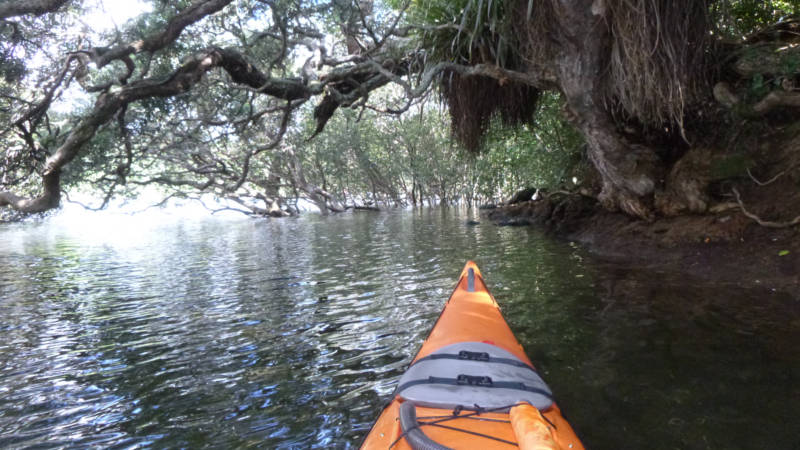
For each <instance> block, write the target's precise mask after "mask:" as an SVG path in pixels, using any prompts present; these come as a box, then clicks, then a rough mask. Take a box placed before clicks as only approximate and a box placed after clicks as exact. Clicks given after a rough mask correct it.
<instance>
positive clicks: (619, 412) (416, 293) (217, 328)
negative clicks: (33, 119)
mask: <svg viewBox="0 0 800 450" xmlns="http://www.w3.org/2000/svg"><path fill="white" fill-rule="evenodd" d="M468 218H469V217H468V216H467V215H466V213H464V212H458V211H445V210H436V209H434V210H423V211H416V212H392V213H380V214H374V213H354V214H345V215H341V216H333V217H319V216H314V215H307V216H305V217H303V218H300V219H285V220H272V221H269V220H250V219H237V220H221V219H205V220H194V221H189V222H176V221H172V222H147V221H145V220H141V219H135V218H134V219H124V220H115V221H105V222H102V221H100V223H95V224H89V225H80V226H75V225H72V226H68V225H65V224H63V223H58V222H57V221H56V222H48V223H44V224H39V225H32V224H27V225H6V226H3V227H2V228H0V447H3V448H6V447H11V448H28V447H36V448H53V447H65V446H69V447H86V446H96V447H117V448H130V447H137V446H145V447H147V446H153V447H172V448H175V447H192V448H194V447H203V446H212V447H239V448H244V447H260V448H309V447H320V448H322V447H325V448H351V447H357V446H358V444H359V443H360V440H361V439H362V438H363V436H364V435H365V434H366V432H367V431H368V429H369V427H370V425H371V423H372V421H373V420H374V419H375V417H376V416H377V414H378V412H379V411H380V409H381V407H382V406H383V404H384V403H385V402H386V401H387V399H388V398H389V396H390V394H391V392H392V389H393V387H394V384H395V382H396V381H397V379H398V378H399V376H400V375H401V373H402V371H403V369H404V368H405V366H406V365H407V364H408V362H409V361H410V359H411V357H412V356H413V355H414V354H415V353H416V350H417V349H418V347H419V345H420V343H421V341H422V339H423V338H424V336H425V335H426V334H427V332H428V330H429V328H430V326H431V325H432V324H433V321H434V320H435V318H436V316H437V315H438V313H439V311H440V309H441V307H442V305H443V302H444V300H445V298H446V297H447V296H448V295H449V292H450V290H451V288H452V285H453V283H454V281H455V277H456V276H457V275H458V273H459V271H460V270H461V268H462V266H463V264H464V262H465V261H466V260H467V259H474V260H476V261H477V262H478V264H479V265H480V267H481V269H482V271H483V272H484V274H485V275H486V277H487V281H488V284H489V286H490V288H491V289H492V292H493V294H494V295H495V297H496V298H497V300H498V301H499V302H500V304H501V305H502V306H503V308H504V313H505V315H506V317H507V319H508V321H509V323H510V325H511V327H512V329H513V330H514V331H515V332H516V333H517V335H518V337H519V339H520V341H521V342H522V343H523V345H524V346H525V348H526V350H527V351H528V354H529V355H530V356H531V358H532V359H533V361H534V362H535V363H536V364H537V366H538V367H539V368H540V370H541V371H542V373H543V375H544V377H545V379H546V380H547V381H548V382H549V383H550V385H551V387H552V389H553V391H554V392H555V393H556V398H557V401H558V402H559V404H560V405H561V407H562V410H563V411H564V412H565V414H566V415H567V417H568V418H569V419H570V420H571V422H572V423H573V425H574V427H575V428H576V429H577V431H578V433H579V434H580V436H581V437H582V438H583V439H584V441H585V443H586V444H587V446H589V447H590V448H598V449H604V448H608V449H612V448H663V449H673V448H698V449H705V448H786V449H788V448H800V437H798V434H797V433H796V429H797V425H798V422H799V421H798V417H800V383H799V382H798V381H799V380H800V350H798V348H797V343H798V342H800V340H798V338H800V312H798V310H799V309H800V308H798V305H800V298H798V295H797V293H788V294H787V293H779V292H772V291H771V290H769V289H768V288H765V289H760V290H752V289H744V288H742V287H739V286H735V285H715V284H713V283H711V282H707V281H704V280H693V279H691V278H688V277H686V276H685V275H683V274H680V273H677V272H674V271H672V270H671V269H670V268H668V267H665V268H664V269H663V270H661V271H659V272H653V271H642V270H637V269H636V268H635V267H625V266H620V265H619V264H614V263H609V262H604V261H601V260H597V259H595V258H593V257H591V255H589V254H587V253H586V252H585V251H583V250H581V249H580V248H578V247H577V246H574V245H571V244H569V243H567V242H559V241H555V240H552V239H550V238H547V237H545V236H543V235H541V234H540V233H539V232H537V231H536V230H533V229H527V228H498V227H494V226H491V225H488V224H486V223H484V224H481V225H478V226H468V225H466V223H465V222H466V220H467V219H468ZM98 220H99V219H98Z"/></svg>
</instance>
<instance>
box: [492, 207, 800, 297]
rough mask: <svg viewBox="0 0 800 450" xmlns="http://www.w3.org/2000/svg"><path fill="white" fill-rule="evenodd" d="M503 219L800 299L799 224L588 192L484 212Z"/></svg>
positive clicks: (614, 254)
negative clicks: (667, 209)
mask: <svg viewBox="0 0 800 450" xmlns="http://www.w3.org/2000/svg"><path fill="white" fill-rule="evenodd" d="M482 214H483V215H484V217H486V218H487V219H489V220H491V221H492V222H493V223H495V224H497V225H500V226H511V227H515V226H529V225H533V226H536V227H539V228H540V229H543V230H545V231H547V232H550V233H552V234H554V235H556V236H558V237H561V238H564V239H568V240H570V241H576V242H579V243H581V244H583V245H585V246H586V248H587V249H589V250H590V251H592V252H593V253H595V254H597V255H600V256H602V257H608V258H614V259H620V260H624V261H628V262H630V263H632V264H635V265H639V266H642V267H654V268H658V267H661V265H667V266H670V267H674V266H675V265H676V264H679V265H680V266H681V267H683V268H685V270H686V272H687V275H691V276H699V277H703V278H707V279H712V280H719V281H720V282H725V283H728V282H730V283H737V284H740V285H742V286H745V287H748V288H750V287H764V286H769V287H770V288H771V289H773V290H774V291H782V292H784V293H789V294H790V295H793V296H795V297H797V298H798V300H800V291H798V290H797V286H800V272H798V270H797V268H798V267H800V227H793V228H784V229H771V228H765V227H761V226H758V225H757V224H756V223H755V222H753V221H752V220H750V219H749V218H748V217H746V216H745V215H743V214H737V213H736V212H733V213H730V214H722V215H714V214H706V215H684V216H676V217H661V218H658V219H656V220H654V221H652V222H646V221H641V220H635V219H632V218H631V217H629V216H626V215H624V214H621V213H614V212H609V211H607V210H605V209H603V208H601V207H599V206H598V205H597V203H596V202H594V201H592V200H591V199H589V198H586V197H582V196H567V197H561V198H558V199H553V198H551V197H545V198H542V199H540V200H536V201H529V202H524V203H520V204H517V205H510V206H503V207H500V208H497V209H494V210H491V211H486V212H483V213H482Z"/></svg>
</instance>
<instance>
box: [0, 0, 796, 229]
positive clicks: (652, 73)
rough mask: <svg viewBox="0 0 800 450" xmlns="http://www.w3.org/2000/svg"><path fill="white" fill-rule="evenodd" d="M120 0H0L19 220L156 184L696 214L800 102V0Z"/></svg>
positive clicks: (7, 199) (6, 156)
mask: <svg viewBox="0 0 800 450" xmlns="http://www.w3.org/2000/svg"><path fill="white" fill-rule="evenodd" d="M109 5H110V2H106V4H105V5H104V4H103V2H102V1H100V0H85V1H80V0H36V1H14V0H3V1H0V35H2V39H0V53H1V54H2V59H0V141H1V142H2V166H0V208H2V210H0V211H2V212H3V213H4V215H6V216H13V215H16V214H29V213H39V212H44V211H48V210H51V209H54V208H57V207H58V206H59V205H60V204H61V202H62V200H63V199H64V198H68V196H69V193H70V192H77V191H87V190H88V191H90V192H92V193H94V194H95V195H96V196H99V198H100V200H99V201H98V203H97V204H93V205H89V206H90V207H93V208H102V207H104V206H106V205H107V204H108V203H109V202H110V201H111V199H113V198H114V197H115V196H134V195H136V194H137V193H138V192H139V191H140V190H141V189H142V188H143V187H145V186H158V187H159V188H160V189H161V190H162V191H163V192H164V196H165V197H167V198H168V197H170V196H179V197H188V198H197V197H199V196H201V195H203V194H212V195H214V196H216V197H218V198H220V199H226V200H228V201H230V202H232V203H233V204H236V205H238V206H237V208H238V207H240V208H241V210H243V211H246V212H249V213H253V214H259V215H272V216H281V215H288V214H294V213H296V212H297V201H298V199H300V198H303V199H306V200H308V201H311V202H313V203H314V204H316V205H317V206H318V207H319V208H320V210H321V211H322V212H323V213H327V212H331V211H333V212H337V211H343V210H345V209H346V208H348V207H351V206H354V205H365V204H378V203H381V204H384V205H407V204H418V203H421V202H422V201H427V202H429V203H433V202H455V201H461V202H470V203H471V202H475V201H492V202H496V201H499V200H502V199H503V198H507V197H508V196H509V195H510V194H511V193H513V191H515V190H517V189H521V188H525V187H537V188H542V189H546V190H565V189H566V190H574V191H577V189H578V186H576V183H577V184H581V187H582V189H581V192H582V193H583V194H584V195H588V196H592V197H595V198H597V199H598V201H599V202H600V203H601V204H602V205H603V206H604V207H606V208H608V209H611V210H621V211H623V212H625V213H628V214H631V215H633V216H636V217H640V218H645V219H648V218H652V217H653V216H654V215H675V214H684V213H703V212H707V211H709V210H710V209H712V208H714V207H715V204H716V203H719V202H720V201H722V200H724V199H723V198H722V196H721V194H720V192H721V190H720V183H721V182H724V181H725V180H729V179H732V178H734V179H735V178H736V177H739V176H741V174H742V171H741V170H732V171H729V172H730V173H727V174H725V175H719V167H720V166H725V165H726V164H727V165H728V166H731V165H733V166H735V165H736V164H733V163H731V161H736V160H737V159H736V158H739V159H740V160H742V158H744V159H743V160H747V161H750V160H754V159H755V156H754V155H749V154H748V155H743V154H742V152H741V151H739V150H738V149H736V148H733V147H734V146H731V145H729V143H730V142H739V141H741V142H746V139H744V138H743V137H742V136H736V135H735V134H736V133H741V130H746V131H747V133H750V135H751V136H758V135H759V134H763V133H764V132H765V130H775V129H778V128H780V129H781V130H784V128H785V127H787V126H789V125H791V124H793V123H796V122H797V118H798V115H797V111H798V108H800V22H798V19H797V14H798V13H800V11H799V10H800V7H798V5H797V4H796V3H795V2H791V1H766V2H762V1H755V0H740V1H736V0H677V1H669V2H667V1H664V2H652V1H649V0H568V1H555V0H525V1H523V0H517V1H514V0H509V1H503V0H496V1H493V2H492V1H490V2H483V1H482V0H453V1H449V0H386V1H379V0H377V1H376V0H361V1H348V0H332V1H322V2H316V1H315V2H304V1H300V0H192V1H189V0H182V1H174V2H163V1H154V0H152V1H141V2H139V3H137V5H138V6H140V13H139V14H137V15H135V16H134V17H132V18H130V19H129V20H127V21H125V22H123V23H111V22H106V23H103V22H104V20H107V19H102V20H101V19H100V18H104V17H107V16H104V15H102V10H103V7H104V6H105V7H108V6H109ZM89 18H92V19H89ZM795 131H797V130H795ZM797 134H800V133H796V132H793V131H791V130H790V132H787V133H784V135H783V139H785V140H786V141H787V142H796V141H794V140H792V139H793V138H794V136H796V135H797ZM733 138H735V139H733ZM790 147H791V145H790ZM773 159H774V160H773V161H772V164H773V165H777V166H776V167H782V166H783V169H787V167H788V168H790V169H791V168H792V167H793V165H794V164H795V161H796V160H797V159H798V157H797V152H788V153H786V154H784V155H782V156H781V158H778V159H775V158H773ZM748 164H749V165H747V167H746V168H747V169H750V168H754V169H756V168H757V167H756V166H757V164H755V163H752V164H751V163H748ZM734 169H735V168H734ZM762 170H763V171H764V173H767V172H769V173H773V172H771V170H772V169H770V168H769V167H766V166H765V167H762ZM737 192H738V191H737Z"/></svg>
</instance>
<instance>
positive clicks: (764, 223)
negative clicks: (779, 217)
mask: <svg viewBox="0 0 800 450" xmlns="http://www.w3.org/2000/svg"><path fill="white" fill-rule="evenodd" d="M732 190H733V195H734V196H735V197H736V202H737V203H738V204H739V208H740V209H741V210H742V214H744V215H745V216H747V217H749V218H751V219H753V220H754V221H755V222H756V223H758V224H759V225H761V226H762V227H767V228H789V227H793V226H795V225H798V224H800V216H797V217H795V218H794V219H792V220H790V221H789V222H772V221H769V220H764V219H762V218H760V217H758V216H757V215H755V214H753V213H751V212H750V211H748V210H747V208H745V206H744V203H742V198H741V197H740V196H739V191H737V190H736V188H732Z"/></svg>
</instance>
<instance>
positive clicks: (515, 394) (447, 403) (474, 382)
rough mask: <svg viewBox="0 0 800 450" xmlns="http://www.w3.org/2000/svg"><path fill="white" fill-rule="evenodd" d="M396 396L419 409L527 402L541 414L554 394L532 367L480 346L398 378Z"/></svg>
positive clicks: (440, 356)
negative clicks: (421, 407)
mask: <svg viewBox="0 0 800 450" xmlns="http://www.w3.org/2000/svg"><path fill="white" fill-rule="evenodd" d="M397 394H398V395H399V396H400V397H402V398H403V399H405V400H407V401H411V402H413V403H414V404H416V405H419V406H427V407H431V408H443V409H453V408H456V407H457V406H461V407H463V408H464V409H475V406H474V405H478V406H480V407H481V408H487V409H491V408H500V407H503V406H508V405H513V404H516V403H519V402H528V403H530V404H531V405H533V406H535V407H536V408H538V409H539V410H546V409H548V408H549V407H550V406H551V405H552V404H553V398H552V397H553V394H552V392H551V391H550V388H549V387H547V384H545V382H544V380H542V378H541V377H540V376H539V374H538V373H536V371H535V370H533V369H532V368H531V367H530V366H528V365H527V364H525V363H524V362H522V361H521V360H520V359H519V358H517V357H516V356H514V355H513V354H511V353H510V352H508V351H506V350H504V349H502V348H500V347H497V346H496V345H491V344H487V343H484V342H459V343H457V344H452V345H448V346H445V347H442V348H440V349H438V350H436V351H435V352H433V353H431V354H430V355H428V356H426V357H424V358H422V359H420V360H419V361H417V362H416V363H414V364H413V365H411V367H409V368H408V370H407V371H406V373H405V374H403V376H402V377H400V382H399V386H398V388H397Z"/></svg>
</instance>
